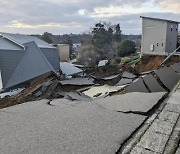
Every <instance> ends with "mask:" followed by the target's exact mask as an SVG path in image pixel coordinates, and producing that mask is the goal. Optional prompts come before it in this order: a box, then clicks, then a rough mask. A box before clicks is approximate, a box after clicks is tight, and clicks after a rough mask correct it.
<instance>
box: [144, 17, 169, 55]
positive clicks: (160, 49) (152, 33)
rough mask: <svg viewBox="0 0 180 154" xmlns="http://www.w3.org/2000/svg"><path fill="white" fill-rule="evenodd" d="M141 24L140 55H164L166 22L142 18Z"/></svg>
mask: <svg viewBox="0 0 180 154" xmlns="http://www.w3.org/2000/svg"><path fill="white" fill-rule="evenodd" d="M142 24H143V25H142V30H143V31H142V34H143V35H142V49H141V51H142V54H155V55H164V54H165V44H166V29H167V22H165V21H159V20H153V19H146V18H144V19H143V23H142ZM152 46H153V51H152V50H151V49H152Z"/></svg>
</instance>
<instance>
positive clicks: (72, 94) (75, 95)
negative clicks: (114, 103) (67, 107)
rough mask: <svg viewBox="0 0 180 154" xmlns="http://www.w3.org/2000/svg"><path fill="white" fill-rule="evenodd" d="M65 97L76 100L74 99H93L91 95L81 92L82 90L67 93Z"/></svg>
mask: <svg viewBox="0 0 180 154" xmlns="http://www.w3.org/2000/svg"><path fill="white" fill-rule="evenodd" d="M64 98H67V99H70V100H72V101H74V100H76V101H91V100H92V98H91V97H89V96H87V95H85V94H83V93H80V92H68V93H65V96H64Z"/></svg>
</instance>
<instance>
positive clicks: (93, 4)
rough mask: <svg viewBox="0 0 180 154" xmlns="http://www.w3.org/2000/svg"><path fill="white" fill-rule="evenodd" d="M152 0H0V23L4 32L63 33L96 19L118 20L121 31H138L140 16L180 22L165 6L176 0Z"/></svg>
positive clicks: (83, 27)
mask: <svg viewBox="0 0 180 154" xmlns="http://www.w3.org/2000/svg"><path fill="white" fill-rule="evenodd" d="M152 1H153V0H134V1H132V0H126V1H124V0H109V1H108V0H89V1H85V0H71V1H67V0H51V1H50V0H13V1H12V0H0V16H1V18H0V26H1V31H4V32H14V33H28V34H29V33H39V34H42V33H43V32H45V31H48V32H51V33H54V34H62V33H80V32H83V31H88V30H89V29H90V27H93V26H94V24H95V23H96V22H98V21H107V22H111V23H120V24H121V27H122V30H123V33H124V34H140V33H141V19H140V18H139V16H140V15H144V14H145V15H147V16H152V17H159V18H168V19H173V20H178V21H180V15H179V14H178V12H173V13H170V11H166V9H168V8H165V6H166V5H165V4H167V3H169V4H179V3H178V1H177V0H171V1H170V0H164V1H161V0H154V3H152ZM171 2H173V3H171ZM159 6H160V7H161V8H165V11H164V9H160V8H159ZM152 7H153V9H152ZM152 11H153V12H152Z"/></svg>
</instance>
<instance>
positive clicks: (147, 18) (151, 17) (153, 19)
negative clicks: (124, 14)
mask: <svg viewBox="0 0 180 154" xmlns="http://www.w3.org/2000/svg"><path fill="white" fill-rule="evenodd" d="M140 18H146V19H152V20H159V21H166V22H171V23H180V22H179V21H173V20H167V19H160V18H152V17H144V16H140Z"/></svg>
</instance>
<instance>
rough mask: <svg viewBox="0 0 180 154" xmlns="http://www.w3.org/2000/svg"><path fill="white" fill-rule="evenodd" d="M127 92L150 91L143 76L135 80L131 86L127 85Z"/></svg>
mask: <svg viewBox="0 0 180 154" xmlns="http://www.w3.org/2000/svg"><path fill="white" fill-rule="evenodd" d="M126 90H127V92H128V93H129V92H147V93H148V92H149V91H148V89H147V88H146V86H145V84H144V81H143V79H142V78H139V79H138V80H136V81H133V82H132V83H131V84H130V85H129V86H127V87H126Z"/></svg>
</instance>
